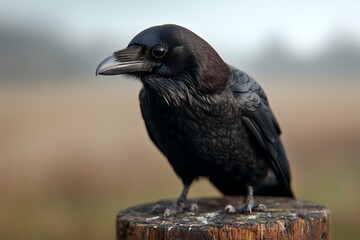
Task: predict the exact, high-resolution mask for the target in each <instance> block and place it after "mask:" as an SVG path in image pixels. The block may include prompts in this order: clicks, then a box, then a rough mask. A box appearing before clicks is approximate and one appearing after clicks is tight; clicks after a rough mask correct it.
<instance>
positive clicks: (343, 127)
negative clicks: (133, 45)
mask: <svg viewBox="0 0 360 240" xmlns="http://www.w3.org/2000/svg"><path fill="white" fill-rule="evenodd" d="M359 9H360V2H359V1H355V0H354V1H351V0H345V1H316V2H315V1H310V0H305V1H301V2H294V1H277V0H275V1H258V0H255V1H248V2H246V3H245V2H240V1H227V2H223V3H220V2H216V1H179V2H176V3H170V2H169V1H133V2H130V1H123V2H121V1H83V0H80V1H70V0H63V1H53V0H50V1H44V0H31V1H19V0H13V1H4V0H0V239H4V240H6V239H25V238H26V239H114V238H115V216H116V213H117V212H118V211H119V210H121V209H124V208H127V207H130V206H132V205H135V204H140V203H145V202H150V201H157V200H159V199H163V198H176V197H177V196H178V194H179V193H180V190H181V187H182V186H181V182H180V181H179V179H178V178H177V177H176V175H175V174H174V173H173V171H172V169H171V167H170V165H169V164H168V163H167V160H166V159H165V158H164V156H162V155H161V154H160V153H159V151H158V150H157V149H156V148H155V147H154V145H153V144H152V143H151V141H150V139H149V138H148V136H147V133H146V131H145V127H144V124H143V121H142V119H141V116H140V109H139V104H138V92H139V89H140V88H141V83H140V82H137V81H134V80H130V79H123V78H121V77H95V69H96V67H97V65H98V64H99V63H100V61H102V60H103V59H104V58H105V57H107V56H109V55H110V54H111V53H112V52H114V51H115V50H118V49H121V48H124V47H126V45H127V43H128V42H129V41H130V40H131V38H132V37H133V36H135V35H136V34H137V33H138V32H140V31H141V30H143V29H145V28H147V27H150V26H153V25H159V24H165V23H176V24H179V25H183V26H185V27H187V28H189V29H191V30H193V31H194V32H196V33H197V34H199V35H200V36H202V37H203V38H204V39H206V40H207V41H208V42H209V43H210V44H211V45H212V46H213V47H214V48H215V49H216V50H217V51H218V53H219V54H220V55H221V56H222V57H223V58H224V60H225V61H226V62H228V63H230V64H231V65H233V66H236V67H238V68H240V69H242V70H244V71H246V72H248V73H249V74H250V75H252V76H253V77H255V79H256V80H257V81H258V82H259V83H260V84H261V85H262V86H263V88H264V89H265V91H266V93H267V95H268V97H269V100H270V103H271V106H272V108H273V111H274V112H275V115H276V116H277V118H278V120H279V122H280V125H281V127H282V130H283V135H282V139H283V141H284V145H285V147H286V150H287V153H288V157H289V160H290V165H291V170H292V175H293V189H294V191H295V193H296V196H297V197H298V198H299V199H303V200H309V201H314V202H318V203H320V204H323V205H325V206H327V207H328V208H330V209H331V213H332V216H331V221H332V223H331V224H332V228H331V231H332V233H331V235H332V238H333V239H346V238H353V236H358V235H360V229H359V227H358V217H359V216H358V215H359V213H360V207H359V200H360V186H359V185H360V171H359V170H360V161H359V160H360V159H359V154H360V125H359V123H360V106H359V103H360V96H359V94H358V91H359V90H360V18H359V14H358V11H359ZM199 196H220V194H219V192H217V190H215V189H214V188H213V187H212V186H211V185H210V184H209V183H208V182H207V181H206V180H203V181H200V182H197V183H195V184H194V185H193V187H192V188H191V190H190V197H199Z"/></svg>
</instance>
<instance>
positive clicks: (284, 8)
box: [0, 0, 360, 54]
mask: <svg viewBox="0 0 360 240" xmlns="http://www.w3.org/2000/svg"><path fill="white" fill-rule="evenodd" d="M359 12H360V1H359V0H345V1H340V0H338V1H330V0H318V1H312V0H303V1H289V0H288V1H285V0H284V1H277V0H273V1H260V0H252V1H250V0H249V1H221V2H220V1H195V0H192V1H187V0H186V1H174V2H173V1H169V0H168V1H142V0H137V1H121V0H117V1H85V0H78V1H74V0H71V1H70V0H62V1H54V0H30V1H24V0H21V1H20V0H11V1H5V0H0V21H1V22H2V24H4V23H5V24H18V25H19V24H20V25H24V26H27V25H28V26H29V27H30V28H31V27H33V26H32V25H31V23H36V24H38V23H42V24H44V25H46V24H48V25H50V26H53V28H55V30H54V31H57V29H56V28H58V29H59V31H60V32H63V33H66V35H67V36H66V37H67V38H69V39H72V40H74V41H76V42H80V43H81V42H86V41H90V40H91V39H94V38H95V37H99V36H100V37H104V38H109V39H110V40H112V41H114V42H115V41H116V40H117V39H121V40H124V39H128V41H130V39H131V38H132V37H133V36H134V35H135V34H137V33H138V32H139V31H141V30H143V29H145V28H147V27H150V26H153V25H158V24H164V23H176V24H179V25H183V26H185V27H187V28H189V29H191V30H193V31H194V32H196V33H197V34H199V35H200V36H202V37H203V38H205V39H206V40H207V41H208V42H210V43H211V44H212V45H213V46H214V47H215V48H216V49H219V50H221V49H226V48H229V47H230V46H236V48H237V49H239V50H249V51H251V50H255V49H257V48H259V47H261V46H263V45H264V43H266V41H269V39H272V38H275V39H281V42H283V43H284V45H286V46H287V47H289V48H290V49H291V50H292V51H294V52H297V53H303V54H304V53H305V54H306V53H308V52H314V51H316V50H317V49H321V48H322V46H323V45H324V44H325V43H327V42H329V39H332V38H334V36H336V35H343V34H344V35H351V36H353V37H354V40H355V41H357V42H359V39H360V17H359V16H360V15H359ZM337 37H339V36H337ZM121 47H124V46H119V48H121Z"/></svg>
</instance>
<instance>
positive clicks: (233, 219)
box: [116, 197, 330, 240]
mask: <svg viewBox="0 0 360 240" xmlns="http://www.w3.org/2000/svg"><path fill="white" fill-rule="evenodd" d="M255 201H256V202H257V203H263V204H265V205H266V206H267V211H265V212H255V213H252V214H229V213H225V211H224V210H223V209H224V207H225V206H226V205H228V204H232V205H233V206H240V205H241V203H242V202H243V198H242V197H223V198H200V199H189V202H191V203H197V204H198V206H199V210H198V212H196V213H188V212H187V213H179V214H177V215H176V216H174V217H170V218H166V219H164V217H163V216H162V215H159V214H152V213H151V209H152V207H153V206H154V205H156V204H158V203H160V204H171V203H172V202H173V201H159V202H156V203H150V204H144V205H139V206H135V207H132V208H129V209H126V210H124V211H121V212H119V213H118V215H117V226H116V227H117V239H118V240H122V239H149V240H153V239H169V240H170V239H194V240H195V239H221V240H224V239H330V235H329V232H330V211H329V210H328V209H326V208H324V207H323V206H320V205H318V204H316V203H311V202H306V201H300V200H295V199H291V198H278V197H255Z"/></svg>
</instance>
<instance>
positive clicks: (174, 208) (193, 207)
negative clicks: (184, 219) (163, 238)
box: [151, 202, 199, 218]
mask: <svg viewBox="0 0 360 240" xmlns="http://www.w3.org/2000/svg"><path fill="white" fill-rule="evenodd" d="M198 209H199V207H198V205H197V204H196V203H190V204H185V203H181V204H179V203H177V202H176V203H175V204H173V205H170V206H169V205H164V204H156V205H155V206H154V207H153V208H152V210H151V211H152V213H156V214H159V213H163V214H164V218H168V217H171V216H174V215H176V214H178V213H181V212H196V211H197V210H198Z"/></svg>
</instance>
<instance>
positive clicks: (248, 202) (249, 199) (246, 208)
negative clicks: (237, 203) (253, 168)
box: [225, 186, 266, 213]
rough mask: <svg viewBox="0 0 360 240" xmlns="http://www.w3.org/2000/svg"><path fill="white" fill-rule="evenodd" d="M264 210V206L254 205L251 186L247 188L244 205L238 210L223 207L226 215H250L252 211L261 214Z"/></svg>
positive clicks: (230, 206) (228, 206)
mask: <svg viewBox="0 0 360 240" xmlns="http://www.w3.org/2000/svg"><path fill="white" fill-rule="evenodd" d="M265 210H266V206H265V205H264V204H255V201H254V189H253V187H252V186H248V188H247V195H246V197H245V199H244V204H243V205H242V206H241V207H240V208H234V207H233V206H232V205H227V206H226V207H225V211H226V212H228V213H251V212H252V211H258V212H263V211H265Z"/></svg>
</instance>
